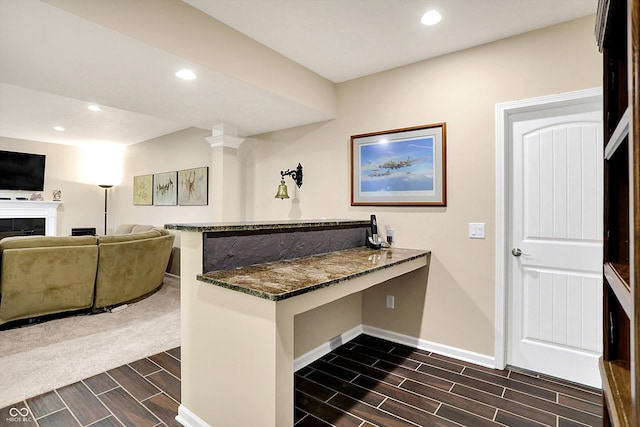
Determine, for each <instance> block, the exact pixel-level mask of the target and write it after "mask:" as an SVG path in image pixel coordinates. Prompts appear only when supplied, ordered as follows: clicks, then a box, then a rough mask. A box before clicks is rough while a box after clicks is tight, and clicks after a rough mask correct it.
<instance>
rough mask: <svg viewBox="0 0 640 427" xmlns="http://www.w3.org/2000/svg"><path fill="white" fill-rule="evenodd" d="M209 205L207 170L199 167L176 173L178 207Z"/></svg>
mask: <svg viewBox="0 0 640 427" xmlns="http://www.w3.org/2000/svg"><path fill="white" fill-rule="evenodd" d="M208 204H209V168H208V167H206V166H205V167H200V168H193V169H184V170H180V171H178V205H180V206H206V205H208Z"/></svg>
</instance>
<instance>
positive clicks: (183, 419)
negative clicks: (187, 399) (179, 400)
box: [176, 404, 211, 427]
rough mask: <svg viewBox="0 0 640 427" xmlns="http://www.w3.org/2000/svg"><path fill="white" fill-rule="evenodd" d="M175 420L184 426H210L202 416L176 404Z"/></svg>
mask: <svg viewBox="0 0 640 427" xmlns="http://www.w3.org/2000/svg"><path fill="white" fill-rule="evenodd" d="M176 421H177V422H179V423H180V424H182V425H183V426H184V427H211V426H210V425H209V424H207V423H206V422H205V421H204V420H203V419H202V418H200V417H199V416H197V415H196V414H194V413H193V412H191V411H190V410H188V409H187V408H186V407H185V406H184V405H182V404H181V405H180V406H178V415H177V416H176Z"/></svg>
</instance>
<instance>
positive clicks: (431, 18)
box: [420, 10, 442, 25]
mask: <svg viewBox="0 0 640 427" xmlns="http://www.w3.org/2000/svg"><path fill="white" fill-rule="evenodd" d="M441 20H442V15H440V12H438V11H437V10H430V11H428V12H427V13H425V14H424V15H422V19H420V22H422V24H423V25H435V24H437V23H438V22H440V21H441Z"/></svg>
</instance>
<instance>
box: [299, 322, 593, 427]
mask: <svg viewBox="0 0 640 427" xmlns="http://www.w3.org/2000/svg"><path fill="white" fill-rule="evenodd" d="M295 399H296V414H295V419H296V424H295V425H296V427H303V426H304V427H309V426H329V425H334V426H359V427H365V426H366V427H371V426H381V427H395V426H460V425H462V426H470V427H483V426H502V425H508V426H517V427H520V426H522V427H528V426H553V427H576V426H601V425H602V394H601V392H600V391H599V390H594V389H591V388H586V387H582V386H576V385H572V384H568V383H566V382H563V381H559V380H556V379H552V378H540V377H538V376H536V375H530V374H527V373H523V372H518V371H514V370H504V371H497V370H494V369H488V368H484V367H480V366H477V365H474V364H471V363H465V362H461V361H458V360H454V359H450V358H447V357H444V356H440V355H437V354H434V353H430V352H426V351H422V350H416V349H414V348H410V347H405V346H401V345H398V344H394V343H391V342H388V341H384V340H381V339H378V338H373V337H370V336H367V335H360V336H359V337H358V338H356V339H355V340H353V341H350V342H349V343H347V344H345V345H343V346H341V347H339V348H337V349H336V350H334V351H333V352H331V353H329V354H328V355H326V356H325V357H323V358H321V359H320V360H317V361H315V362H314V363H312V364H310V365H309V366H307V367H305V368H303V369H301V370H300V371H298V372H297V374H296V398H295Z"/></svg>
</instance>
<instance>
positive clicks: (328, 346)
mask: <svg viewBox="0 0 640 427" xmlns="http://www.w3.org/2000/svg"><path fill="white" fill-rule="evenodd" d="M360 334H362V325H358V326H356V327H355V328H353V329H351V330H349V331H347V332H345V333H343V334H340V335H338V336H337V337H335V338H333V339H331V340H330V341H328V342H326V343H324V344H321V345H319V346H318V347H316V348H314V349H313V350H311V351H309V352H307V353H305V354H303V355H302V356H300V357H297V358H296V359H295V360H294V361H293V371H294V372H297V371H298V370H300V369H302V368H304V367H305V366H307V365H308V364H310V363H312V362H315V361H316V360H318V359H320V358H321V357H322V356H324V355H325V354H327V353H331V352H332V351H333V350H335V349H336V348H338V347H340V346H341V345H342V344H345V343H348V342H349V341H351V340H352V339H354V338H355V337H357V336H358V335H360Z"/></svg>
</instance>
